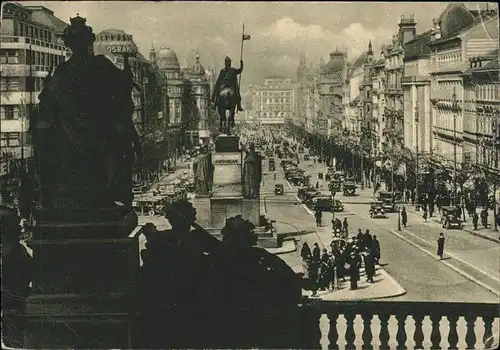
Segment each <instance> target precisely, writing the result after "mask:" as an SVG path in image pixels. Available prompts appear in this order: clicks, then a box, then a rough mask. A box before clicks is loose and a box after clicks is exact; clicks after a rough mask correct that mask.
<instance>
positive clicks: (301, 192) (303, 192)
mask: <svg viewBox="0 0 500 350" xmlns="http://www.w3.org/2000/svg"><path fill="white" fill-rule="evenodd" d="M315 195H316V196H317V195H321V192H319V191H318V190H316V189H315V188H314V187H301V188H299V189H298V190H297V197H299V199H300V200H302V201H306V200H308V199H309V198H312V197H313V196H315Z"/></svg>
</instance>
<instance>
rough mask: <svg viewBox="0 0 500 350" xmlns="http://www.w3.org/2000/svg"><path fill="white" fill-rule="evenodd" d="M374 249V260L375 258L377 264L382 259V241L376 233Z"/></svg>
mask: <svg viewBox="0 0 500 350" xmlns="http://www.w3.org/2000/svg"><path fill="white" fill-rule="evenodd" d="M372 251H373V260H374V262H375V264H377V265H379V261H380V242H379V241H378V239H377V236H376V235H373V243H372Z"/></svg>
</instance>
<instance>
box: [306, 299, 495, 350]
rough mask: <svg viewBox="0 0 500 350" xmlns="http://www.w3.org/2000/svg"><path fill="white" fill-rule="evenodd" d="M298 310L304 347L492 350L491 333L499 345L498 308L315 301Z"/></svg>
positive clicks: (417, 303) (477, 305) (450, 303)
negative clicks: (489, 349) (443, 344)
mask: <svg viewBox="0 0 500 350" xmlns="http://www.w3.org/2000/svg"><path fill="white" fill-rule="evenodd" d="M300 309H301V312H300V316H299V317H300V326H299V330H300V342H301V343H300V347H301V348H304V349H312V348H314V349H317V348H328V349H339V348H345V349H374V348H379V349H407V348H414V349H442V348H447V349H488V348H492V349H493V348H494V347H493V345H494V344H491V343H492V336H493V334H495V335H496V336H495V344H498V319H499V307H498V305H497V304H486V303H482V304H479V303H460V302H446V303H443V302H407V301H404V302H384V301H367V302H359V301H358V302H357V301H354V302H342V301H338V302H336V301H335V302H331V301H319V302H317V303H315V302H313V303H311V304H304V305H302V306H301V307H300ZM341 315H342V316H343V317H340V316H341ZM410 316H411V317H410ZM325 317H326V319H327V320H329V322H327V320H325ZM479 319H482V322H478V321H479ZM328 323H329V326H328ZM332 325H334V326H333V327H332ZM493 330H495V332H494V333H493ZM391 331H392V332H391ZM394 331H395V332H394ZM424 331H426V332H424ZM391 333H392V334H391ZM325 338H326V339H325ZM344 339H345V340H344ZM340 343H342V345H344V347H341V346H340V345H341V344H340ZM442 343H447V347H444V346H443V347H441V346H442ZM477 343H478V344H477ZM483 344H486V345H483Z"/></svg>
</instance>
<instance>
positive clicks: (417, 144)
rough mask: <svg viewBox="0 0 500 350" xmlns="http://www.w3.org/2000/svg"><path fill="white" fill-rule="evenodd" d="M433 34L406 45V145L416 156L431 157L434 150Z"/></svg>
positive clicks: (429, 32)
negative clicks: (431, 94)
mask: <svg viewBox="0 0 500 350" xmlns="http://www.w3.org/2000/svg"><path fill="white" fill-rule="evenodd" d="M431 35H432V34H431V31H427V32H425V33H423V34H420V35H418V36H416V37H415V38H414V39H413V40H410V41H409V42H407V43H406V44H405V45H404V76H403V78H402V84H401V85H402V88H403V109H404V146H405V147H406V148H407V149H409V150H411V151H412V153H413V154H420V153H423V154H430V153H431V152H432V148H433V133H432V125H433V121H432V108H431V103H430V89H431V76H430V74H429V62H430V49H429V46H428V43H429V42H430V40H431Z"/></svg>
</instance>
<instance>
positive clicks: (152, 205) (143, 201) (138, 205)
mask: <svg viewBox="0 0 500 350" xmlns="http://www.w3.org/2000/svg"><path fill="white" fill-rule="evenodd" d="M168 203H169V198H168V196H163V195H159V196H153V195H152V194H144V195H139V196H136V197H135V198H134V200H133V202H132V208H133V209H134V211H135V212H136V213H137V214H138V215H149V216H154V215H163V214H164V212H163V209H164V207H165V206H166V205H167V204H168Z"/></svg>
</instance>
